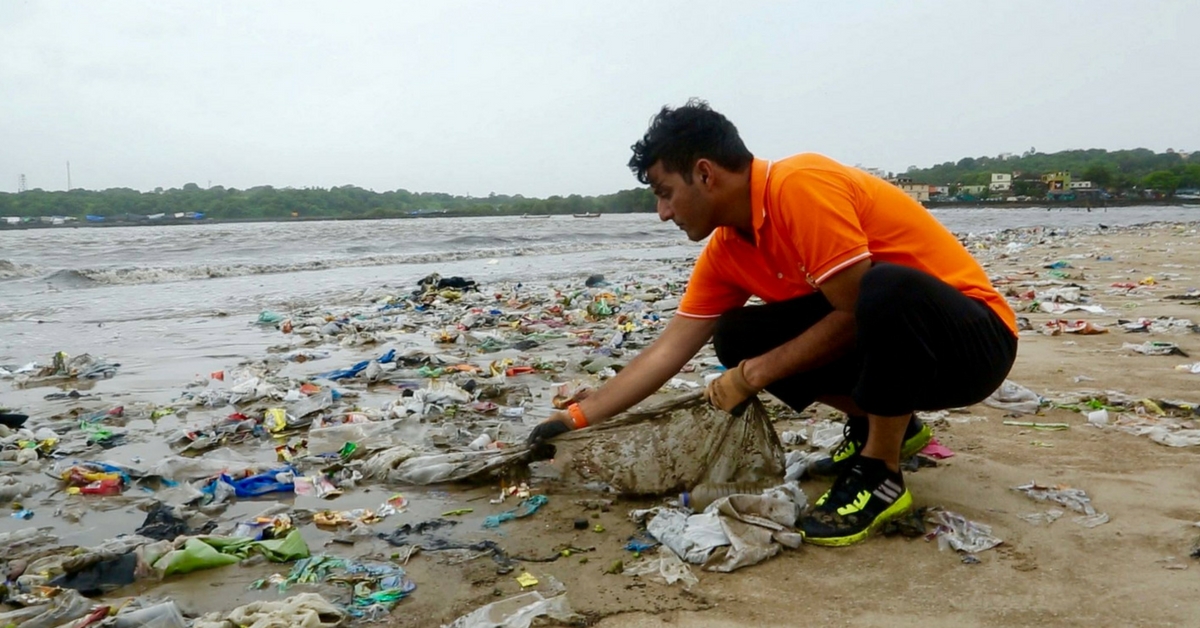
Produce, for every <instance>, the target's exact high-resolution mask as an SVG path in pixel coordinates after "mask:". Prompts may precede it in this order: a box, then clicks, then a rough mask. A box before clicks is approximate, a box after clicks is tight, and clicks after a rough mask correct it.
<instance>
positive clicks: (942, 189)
mask: <svg viewBox="0 0 1200 628" xmlns="http://www.w3.org/2000/svg"><path fill="white" fill-rule="evenodd" d="M935 196H950V186H948V185H931V186H929V197H930V198H933V197H935Z"/></svg>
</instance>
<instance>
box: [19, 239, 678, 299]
mask: <svg viewBox="0 0 1200 628" xmlns="http://www.w3.org/2000/svg"><path fill="white" fill-rule="evenodd" d="M679 244H680V242H679V241H678V240H650V241H646V240H643V241H634V242H595V243H579V242H563V243H554V244H539V245H532V246H527V247H504V248H493V249H469V250H459V251H438V252H428V253H406V254H399V255H372V256H367V257H349V258H333V259H319V260H309V261H303V262H290V263H281V264H269V263H268V264H203V265H193V266H171V267H154V266H149V267H137V266H135V267H127V268H81V269H69V270H59V271H56V272H54V273H52V274H51V275H49V276H47V277H46V278H45V279H46V281H47V282H49V283H51V284H53V285H55V286H56V287H59V288H88V287H93V286H104V285H137V284H152V283H167V282H176V281H196V280H203V279H218V278H222V277H245V276H249V275H269V274H276V273H295V272H306V271H317V270H328V269H331V268H356V267H368V266H393V265H399V264H429V263H437V262H451V261H459V260H469V259H487V258H494V257H520V256H529V255H555V254H560V253H570V252H577V251H598V250H616V249H635V248H657V247H662V246H677V245H679ZM26 276H28V275H26Z"/></svg>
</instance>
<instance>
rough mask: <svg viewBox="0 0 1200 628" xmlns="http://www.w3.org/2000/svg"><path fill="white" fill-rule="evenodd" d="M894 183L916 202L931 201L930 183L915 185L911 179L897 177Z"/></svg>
mask: <svg viewBox="0 0 1200 628" xmlns="http://www.w3.org/2000/svg"><path fill="white" fill-rule="evenodd" d="M892 183H893V184H895V186H896V187H898V188H900V190H901V191H902V192H904V193H905V194H907V195H908V197H909V198H911V199H912V200H914V201H917V202H919V203H923V202H925V201H928V200H929V188H930V185H929V184H928V183H913V180H912V179H910V178H909V177H896V179H895V180H893V181H892Z"/></svg>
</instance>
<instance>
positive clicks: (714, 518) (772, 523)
mask: <svg viewBox="0 0 1200 628" xmlns="http://www.w3.org/2000/svg"><path fill="white" fill-rule="evenodd" d="M805 502H806V499H805V497H804V492H803V491H802V490H801V489H800V487H799V485H797V484H795V483H789V484H786V485H784V486H780V487H776V488H774V489H770V490H768V491H765V492H764V494H762V495H729V496H727V497H722V498H721V499H718V500H717V501H715V502H713V503H712V504H711V505H710V506H709V507H708V508H706V509H705V510H704V512H703V513H699V514H689V513H688V512H687V511H686V510H682V509H677V508H652V509H650V510H643V511H634V512H633V513H630V516H631V517H635V518H636V517H646V516H649V515H651V514H652V515H653V518H652V519H650V521H649V522H648V523H647V524H646V530H647V531H648V532H649V533H650V534H651V536H653V537H654V538H655V539H658V541H659V542H661V543H662V544H663V545H665V546H667V547H668V548H669V549H670V550H671V551H673V552H675V553H676V554H677V555H678V556H679V557H680V558H682V559H683V560H684V561H686V562H688V563H692V564H694V565H703V567H704V569H705V570H706V571H722V572H729V571H734V570H736V569H740V568H742V567H746V566H748V565H756V564H758V563H760V562H762V561H764V560H767V559H768V558H771V557H773V556H775V555H776V554H778V553H779V552H781V551H783V548H785V547H789V548H792V549H795V548H797V547H800V543H801V540H802V538H803V537H802V536H801V534H800V533H799V532H796V531H794V530H793V526H794V525H795V522H796V518H797V517H799V516H800V511H801V510H802V509H803V507H804V504H805Z"/></svg>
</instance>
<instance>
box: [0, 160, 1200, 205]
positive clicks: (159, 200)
mask: <svg viewBox="0 0 1200 628" xmlns="http://www.w3.org/2000/svg"><path fill="white" fill-rule="evenodd" d="M1061 171H1069V172H1071V173H1072V176H1073V178H1074V179H1076V180H1086V181H1091V182H1093V183H1094V184H1096V185H1097V186H1099V187H1101V188H1104V189H1107V190H1111V191H1114V192H1118V193H1123V192H1127V191H1130V190H1138V189H1151V190H1155V191H1158V192H1161V193H1163V194H1164V195H1166V196H1170V195H1171V194H1173V193H1174V192H1175V190H1177V189H1180V188H1200V152H1196V153H1192V154H1190V155H1188V156H1186V157H1185V156H1184V155H1182V154H1180V153H1176V152H1166V153H1155V152H1153V151H1150V150H1147V149H1144V148H1139V149H1134V150H1118V151H1107V150H1103V149H1092V150H1068V151H1061V152H1057V153H1039V152H1037V151H1036V150H1033V149H1030V150H1029V151H1026V152H1025V153H1024V154H1022V155H1020V156H1009V157H966V158H963V159H960V160H958V161H957V162H949V161H948V162H946V163H943V164H939V165H936V166H933V167H930V168H917V167H916V166H913V167H910V168H909V169H908V171H907V172H906V173H905V176H907V177H909V178H911V179H912V180H913V181H915V182H917V183H929V184H934V185H951V186H963V185H987V184H988V183H989V182H990V180H991V175H992V173H997V172H1001V173H1014V172H1015V173H1019V175H1021V176H1018V177H1015V178H1014V181H1013V193H1014V194H1017V195H1025V194H1028V195H1031V196H1034V195H1039V194H1040V193H1044V187H1041V188H1039V187H1038V186H1039V184H1038V181H1039V177H1040V176H1041V175H1042V174H1045V173H1049V172H1061ZM1025 188H1029V189H1025ZM1039 190H1040V191H1039ZM654 207H655V199H654V195H653V194H652V193H651V192H650V190H649V189H647V188H637V189H631V190H622V191H620V192H617V193H615V194H605V195H601V196H580V195H578V194H572V195H570V196H551V197H549V198H526V197H524V196H521V195H514V196H509V195H499V194H489V195H488V196H487V197H483V198H480V197H471V196H455V195H451V194H444V193H437V192H409V191H408V190H395V191H390V192H375V191H372V190H365V189H363V188H360V187H357V186H353V185H343V186H339V187H333V188H328V189H326V188H300V189H297V188H275V187H271V186H259V187H253V188H250V189H246V190H239V189H235V188H225V187H222V186H219V185H217V186H213V187H210V188H207V189H205V188H201V187H200V186H198V185H196V184H195V183H188V184H187V185H184V186H183V187H182V188H171V189H167V190H164V189H162V188H157V189H155V190H154V191H153V192H139V191H137V190H132V189H129V188H111V189H107V190H100V191H93V190H84V189H74V190H70V191H67V192H47V191H45V190H41V189H34V190H28V191H25V192H21V193H18V194H12V193H3V192H0V217H5V216H16V217H33V216H73V217H78V218H83V217H84V216H103V217H105V218H124V219H130V218H134V217H138V216H141V217H144V216H148V215H155V214H166V215H168V216H171V215H174V214H179V213H201V214H204V217H205V218H213V219H225V220H259V219H279V218H290V217H293V216H295V217H299V218H402V217H412V216H423V215H450V216H479V215H524V214H529V215H545V214H584V213H608V214H611V213H629V212H652V211H654Z"/></svg>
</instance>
